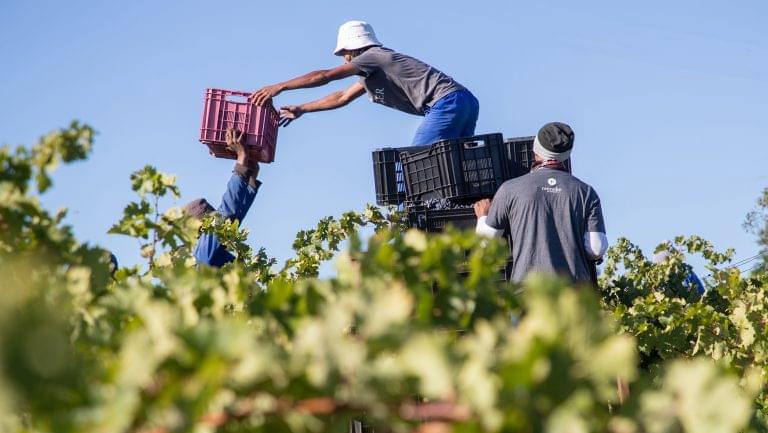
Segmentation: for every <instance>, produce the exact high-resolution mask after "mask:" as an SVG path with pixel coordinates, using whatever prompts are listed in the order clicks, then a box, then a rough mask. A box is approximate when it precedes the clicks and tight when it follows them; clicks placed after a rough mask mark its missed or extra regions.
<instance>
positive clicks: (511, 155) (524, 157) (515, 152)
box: [504, 137, 571, 179]
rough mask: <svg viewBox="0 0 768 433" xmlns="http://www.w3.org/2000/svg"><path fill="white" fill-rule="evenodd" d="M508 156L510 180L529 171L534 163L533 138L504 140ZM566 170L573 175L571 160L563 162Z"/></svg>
mask: <svg viewBox="0 0 768 433" xmlns="http://www.w3.org/2000/svg"><path fill="white" fill-rule="evenodd" d="M504 146H505V147H506V154H507V173H508V175H509V178H508V179H514V178H516V177H520V176H522V175H524V174H526V173H528V172H529V171H531V167H532V166H533V163H534V161H535V160H534V156H533V137H517V138H508V139H506V140H504ZM563 165H565V168H566V169H568V172H569V173H571V159H570V158H569V159H567V160H565V161H564V162H563Z"/></svg>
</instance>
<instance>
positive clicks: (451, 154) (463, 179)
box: [373, 133, 571, 277]
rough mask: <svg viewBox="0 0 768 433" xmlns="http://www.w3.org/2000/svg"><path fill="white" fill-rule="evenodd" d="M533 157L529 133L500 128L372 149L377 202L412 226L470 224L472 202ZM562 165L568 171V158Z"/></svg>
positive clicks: (434, 229)
mask: <svg viewBox="0 0 768 433" xmlns="http://www.w3.org/2000/svg"><path fill="white" fill-rule="evenodd" d="M533 161H534V157H533V137H519V138H510V139H507V140H504V138H503V136H502V134H500V133H496V134H484V135H476V136H473V137H463V138H456V139H449V140H442V141H438V142H437V143H434V144H432V145H430V146H413V147H400V148H384V149H378V150H376V151H374V152H373V171H374V179H375V184H376V203H377V204H379V205H396V206H400V207H401V208H402V209H404V210H405V211H407V213H408V219H409V221H410V224H411V226H412V227H414V228H417V229H420V230H424V231H426V232H431V233H438V232H441V231H443V230H444V229H445V227H446V226H449V225H450V226H454V227H456V228H458V229H474V227H475V223H476V219H475V214H474V210H473V208H472V204H473V203H475V202H476V201H478V200H481V199H484V198H491V197H493V195H494V193H496V190H497V189H498V188H499V187H500V186H501V184H502V183H504V181H506V180H509V179H513V178H516V177H519V176H522V175H524V174H526V173H528V171H530V168H531V166H532V164H533ZM566 166H567V168H568V170H569V171H570V169H571V167H570V160H569V161H567V162H566ZM508 267H509V264H508V266H507V268H508ZM507 270H508V269H505V270H504V272H503V274H502V273H501V272H500V274H501V277H504V276H505V275H506V272H507Z"/></svg>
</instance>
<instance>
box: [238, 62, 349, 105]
mask: <svg viewBox="0 0 768 433" xmlns="http://www.w3.org/2000/svg"><path fill="white" fill-rule="evenodd" d="M357 73H358V69H357V67H355V65H353V64H351V63H345V64H343V65H341V66H338V67H336V68H333V69H321V70H318V71H312V72H310V73H308V74H304V75H302V76H300V77H296V78H293V79H291V80H288V81H283V82H282V83H277V84H273V85H271V86H266V87H262V88H261V89H259V90H257V91H255V92H253V93H252V94H251V96H249V97H248V100H249V101H250V102H252V103H254V104H256V105H264V103H265V102H267V101H268V100H270V99H272V98H273V97H275V96H277V95H279V94H280V93H281V92H283V91H285V90H294V89H307V88H310V87H320V86H324V85H326V84H328V83H330V82H331V81H335V80H341V79H343V78H347V77H351V76H353V75H356V74H357Z"/></svg>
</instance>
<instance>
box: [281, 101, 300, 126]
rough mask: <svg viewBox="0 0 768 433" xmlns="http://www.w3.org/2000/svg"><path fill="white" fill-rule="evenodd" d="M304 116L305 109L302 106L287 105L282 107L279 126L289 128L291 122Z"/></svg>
mask: <svg viewBox="0 0 768 433" xmlns="http://www.w3.org/2000/svg"><path fill="white" fill-rule="evenodd" d="M302 114H304V109H302V108H301V105H287V106H285V107H280V123H279V125H280V126H288V125H290V124H291V122H293V121H294V120H296V119H298V118H299V117H301V115H302Z"/></svg>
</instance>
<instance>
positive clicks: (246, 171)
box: [232, 163, 261, 192]
mask: <svg viewBox="0 0 768 433" xmlns="http://www.w3.org/2000/svg"><path fill="white" fill-rule="evenodd" d="M232 173H233V174H236V175H237V176H240V178H241V179H243V180H244V181H246V182H248V186H250V187H251V188H253V189H255V190H256V192H258V191H259V188H260V187H261V181H260V180H258V179H256V177H255V176H254V172H253V169H251V168H250V167H246V166H244V165H241V164H238V163H235V169H234V170H232Z"/></svg>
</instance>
